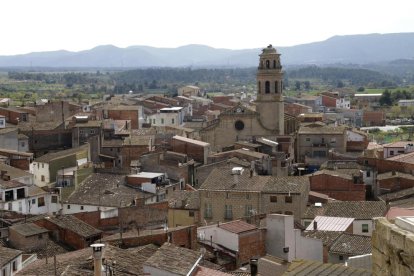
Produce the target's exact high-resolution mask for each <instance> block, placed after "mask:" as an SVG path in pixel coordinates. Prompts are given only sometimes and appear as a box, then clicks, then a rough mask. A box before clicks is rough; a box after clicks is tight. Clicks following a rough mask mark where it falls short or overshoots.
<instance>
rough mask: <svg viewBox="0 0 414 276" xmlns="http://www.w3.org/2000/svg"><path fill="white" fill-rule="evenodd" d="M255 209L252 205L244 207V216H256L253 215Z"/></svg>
mask: <svg viewBox="0 0 414 276" xmlns="http://www.w3.org/2000/svg"><path fill="white" fill-rule="evenodd" d="M252 211H253V207H252V205H246V206H244V215H245V216H246V217H247V216H252V215H254V214H253V212H252Z"/></svg>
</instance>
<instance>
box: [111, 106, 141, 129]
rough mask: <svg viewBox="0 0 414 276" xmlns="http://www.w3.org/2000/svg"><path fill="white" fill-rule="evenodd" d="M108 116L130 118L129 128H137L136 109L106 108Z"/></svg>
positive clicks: (120, 118)
mask: <svg viewBox="0 0 414 276" xmlns="http://www.w3.org/2000/svg"><path fill="white" fill-rule="evenodd" d="M126 108H127V107H126ZM108 118H110V119H113V120H131V128H132V129H138V110H108Z"/></svg>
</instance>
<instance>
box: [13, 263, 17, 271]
mask: <svg viewBox="0 0 414 276" xmlns="http://www.w3.org/2000/svg"><path fill="white" fill-rule="evenodd" d="M16 270H17V263H16V261H14V262H13V271H16Z"/></svg>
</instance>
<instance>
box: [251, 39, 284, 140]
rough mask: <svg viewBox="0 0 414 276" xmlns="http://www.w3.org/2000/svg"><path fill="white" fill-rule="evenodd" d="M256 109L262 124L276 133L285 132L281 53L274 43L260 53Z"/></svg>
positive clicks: (281, 133)
mask: <svg viewBox="0 0 414 276" xmlns="http://www.w3.org/2000/svg"><path fill="white" fill-rule="evenodd" d="M259 56H260V61H259V67H258V70H257V77H256V79H257V98H256V111H257V112H259V114H260V123H261V124H262V126H263V127H264V128H265V129H267V130H270V131H272V132H274V133H275V134H276V135H283V134H284V114H285V113H284V104H283V95H282V89H283V72H282V65H281V64H280V54H279V53H278V52H277V51H276V49H275V48H273V46H272V45H269V46H267V47H266V48H265V49H263V50H262V53H261V54H260V55H259Z"/></svg>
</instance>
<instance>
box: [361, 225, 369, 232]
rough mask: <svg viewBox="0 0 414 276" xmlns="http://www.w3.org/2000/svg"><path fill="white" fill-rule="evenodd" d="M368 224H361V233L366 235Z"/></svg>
mask: <svg viewBox="0 0 414 276" xmlns="http://www.w3.org/2000/svg"><path fill="white" fill-rule="evenodd" d="M368 232H369V231H368V224H362V233H368Z"/></svg>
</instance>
